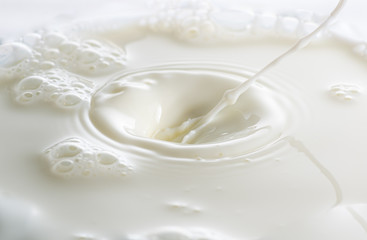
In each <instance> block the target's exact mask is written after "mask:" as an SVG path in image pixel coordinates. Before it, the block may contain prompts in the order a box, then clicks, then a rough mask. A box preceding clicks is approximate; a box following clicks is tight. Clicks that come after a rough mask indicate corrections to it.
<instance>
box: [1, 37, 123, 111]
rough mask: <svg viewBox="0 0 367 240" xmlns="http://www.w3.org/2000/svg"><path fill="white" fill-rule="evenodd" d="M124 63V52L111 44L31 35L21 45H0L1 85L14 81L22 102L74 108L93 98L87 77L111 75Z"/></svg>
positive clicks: (90, 40) (17, 96) (19, 43)
mask: <svg viewBox="0 0 367 240" xmlns="http://www.w3.org/2000/svg"><path fill="white" fill-rule="evenodd" d="M125 63H126V53H125V51H124V50H123V49H121V48H119V47H117V46H114V45H113V44H110V43H106V42H100V41H97V40H93V39H82V38H78V37H66V36H65V35H63V34H61V33H55V32H51V33H44V34H37V33H31V34H28V35H25V36H24V37H23V40H22V42H13V43H7V44H3V45H1V46H0V82H7V81H13V82H15V96H16V99H17V100H18V102H20V103H31V102H35V101H38V100H43V101H46V102H50V101H51V102H55V103H56V104H57V105H58V106H61V107H73V106H74V107H75V106H77V105H78V103H80V102H82V101H88V100H89V98H90V96H91V92H92V91H93V89H94V85H93V83H92V82H91V81H89V80H87V79H88V77H96V76H101V75H105V74H111V73H113V72H115V71H116V70H118V69H122V68H124V66H125ZM62 102H65V104H63V103H62Z"/></svg>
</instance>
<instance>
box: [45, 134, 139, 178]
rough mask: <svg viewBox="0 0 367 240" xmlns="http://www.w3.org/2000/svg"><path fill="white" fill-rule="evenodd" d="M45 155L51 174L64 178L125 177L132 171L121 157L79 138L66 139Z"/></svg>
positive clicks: (48, 150) (49, 149) (46, 151)
mask: <svg viewBox="0 0 367 240" xmlns="http://www.w3.org/2000/svg"><path fill="white" fill-rule="evenodd" d="M44 155H45V158H46V160H47V161H48V163H49V165H50V170H51V172H52V173H53V174H55V175H58V176H62V177H91V176H103V175H112V176H113V175H114V176H125V175H127V174H128V173H129V172H130V171H131V170H132V167H131V166H130V165H129V164H128V163H127V162H126V161H125V160H124V159H123V158H121V157H120V156H118V155H116V154H114V153H112V152H111V151H108V150H105V149H102V148H101V147H96V146H92V145H90V144H89V143H87V142H85V141H84V140H82V139H79V138H69V139H65V140H63V141H61V142H59V143H57V144H56V145H54V146H52V147H50V148H48V149H46V150H45V151H44Z"/></svg>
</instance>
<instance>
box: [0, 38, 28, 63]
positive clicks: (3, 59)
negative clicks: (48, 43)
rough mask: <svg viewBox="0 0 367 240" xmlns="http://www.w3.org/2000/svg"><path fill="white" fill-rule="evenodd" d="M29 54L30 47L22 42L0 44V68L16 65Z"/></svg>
mask: <svg viewBox="0 0 367 240" xmlns="http://www.w3.org/2000/svg"><path fill="white" fill-rule="evenodd" d="M31 56H32V49H31V48H29V47H28V46H26V45H24V44H22V43H17V42H14V43H6V44H3V45H0V68H9V67H13V66H16V65H17V64H18V63H20V62H21V61H23V60H24V59H27V58H30V57H31Z"/></svg>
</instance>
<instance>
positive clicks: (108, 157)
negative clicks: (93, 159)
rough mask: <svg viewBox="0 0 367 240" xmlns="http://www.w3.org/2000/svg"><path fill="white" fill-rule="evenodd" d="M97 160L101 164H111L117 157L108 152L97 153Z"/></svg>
mask: <svg viewBox="0 0 367 240" xmlns="http://www.w3.org/2000/svg"><path fill="white" fill-rule="evenodd" d="M97 160H98V162H99V163H100V164H102V165H112V164H114V163H116V162H117V161H118V159H117V157H116V156H114V155H112V154H110V153H106V152H104V153H98V154H97Z"/></svg>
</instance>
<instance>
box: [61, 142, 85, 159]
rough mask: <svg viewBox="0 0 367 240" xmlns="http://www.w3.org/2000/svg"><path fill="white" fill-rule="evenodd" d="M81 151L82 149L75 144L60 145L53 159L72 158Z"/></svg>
mask: <svg viewBox="0 0 367 240" xmlns="http://www.w3.org/2000/svg"><path fill="white" fill-rule="evenodd" d="M81 151H82V149H81V148H80V147H79V146H78V145H76V144H62V145H59V146H58V147H57V149H56V155H55V157H57V158H67V157H74V156H76V155H77V154H79V153H80V152H81Z"/></svg>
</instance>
